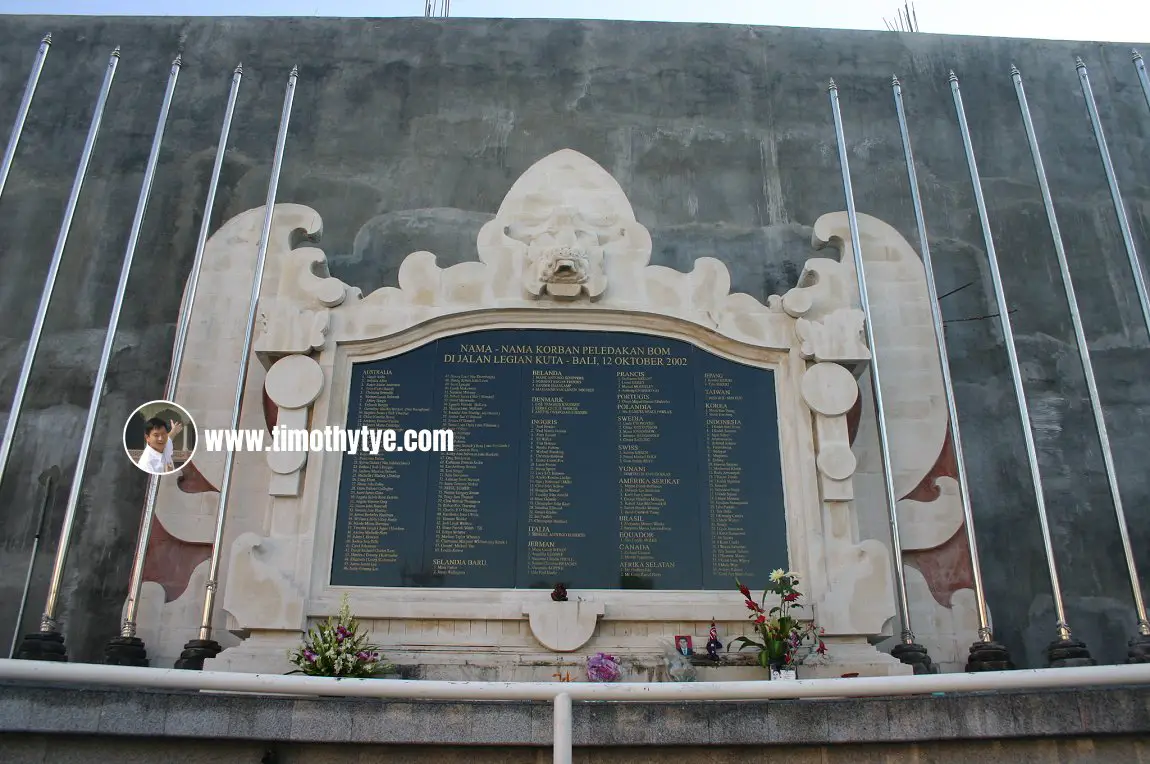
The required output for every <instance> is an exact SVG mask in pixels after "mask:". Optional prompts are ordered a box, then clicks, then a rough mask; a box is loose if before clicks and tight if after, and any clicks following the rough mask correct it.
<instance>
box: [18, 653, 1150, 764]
mask: <svg viewBox="0 0 1150 764" xmlns="http://www.w3.org/2000/svg"><path fill="white" fill-rule="evenodd" d="M3 680H16V681H32V682H45V683H56V684H58V683H65V684H87V685H104V686H118V687H139V688H148V689H161V690H199V691H208V692H212V691H214V692H240V693H260V694H271V695H321V694H322V695H333V696H343V697H356V698H405V699H411V700H457V701H459V700H482V701H497V700H523V701H526V700H536V701H551V702H552V703H553V704H554V730H555V733H554V743H553V748H554V761H555V764H571V753H572V727H571V718H572V707H571V706H572V702H573V701H592V700H597V701H606V700H610V701H646V702H680V703H681V702H684V701H693V700H694V701H699V700H720V701H722V700H725V701H732V700H795V699H802V698H829V697H836V698H842V697H851V698H863V697H886V696H893V695H929V694H931V693H938V692H987V691H995V690H1038V689H1067V688H1071V687H1118V686H1130V685H1150V664H1135V665H1121V666H1085V667H1079V668H1056V669H1028V670H1018V671H986V672H977V673H961V674H960V673H955V674H921V675H917V676H913V675H911V676H881V677H859V678H853V679H798V680H794V681H785V682H779V681H741V682H740V681H736V682H618V683H597V682H470V681H461V682H448V681H433V680H410V679H333V678H329V677H313V676H301V675H281V674H243V673H235V672H222V671H181V670H177V669H159V668H139V667H135V666H105V665H99V664H89V663H54V662H50V661H20V660H0V681H3Z"/></svg>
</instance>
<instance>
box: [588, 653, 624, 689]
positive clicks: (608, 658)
mask: <svg viewBox="0 0 1150 764" xmlns="http://www.w3.org/2000/svg"><path fill="white" fill-rule="evenodd" d="M620 673H621V672H620V671H619V661H618V659H617V658H615V656H614V655H608V654H607V653H595V654H594V655H592V656H591V657H590V658H588V659H587V679H588V680H590V681H592V682H617V681H619V676H620Z"/></svg>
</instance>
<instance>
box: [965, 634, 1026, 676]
mask: <svg viewBox="0 0 1150 764" xmlns="http://www.w3.org/2000/svg"><path fill="white" fill-rule="evenodd" d="M1013 669H1014V662H1013V661H1011V660H1010V652H1009V651H1008V650H1007V649H1006V645H1000V644H999V643H997V642H994V641H989V642H982V641H979V642H975V643H974V644H973V645H971V646H970V655H968V656H967V658H966V670H967V671H968V672H973V671H1011V670H1013Z"/></svg>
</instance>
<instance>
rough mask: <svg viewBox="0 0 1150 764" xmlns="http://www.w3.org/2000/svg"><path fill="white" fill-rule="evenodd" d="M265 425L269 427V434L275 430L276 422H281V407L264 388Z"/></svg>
mask: <svg viewBox="0 0 1150 764" xmlns="http://www.w3.org/2000/svg"><path fill="white" fill-rule="evenodd" d="M263 393H264V424H265V425H267V428H268V432H271V431H272V430H274V429H275V426H276V422H277V421H279V417H280V407H279V406H277V405H276V402H275V401H273V400H272V397H271V396H270V395H268V391H267V388H264V391H263Z"/></svg>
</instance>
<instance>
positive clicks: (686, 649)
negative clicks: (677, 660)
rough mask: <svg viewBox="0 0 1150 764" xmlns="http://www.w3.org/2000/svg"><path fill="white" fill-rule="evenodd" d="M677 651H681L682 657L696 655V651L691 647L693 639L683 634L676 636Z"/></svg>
mask: <svg viewBox="0 0 1150 764" xmlns="http://www.w3.org/2000/svg"><path fill="white" fill-rule="evenodd" d="M675 649H676V650H678V651H679V654H680V655H694V654H695V650H694V648H693V647H692V645H691V638H690V637H688V636H686V635H683V634H679V635H676V636H675Z"/></svg>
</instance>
